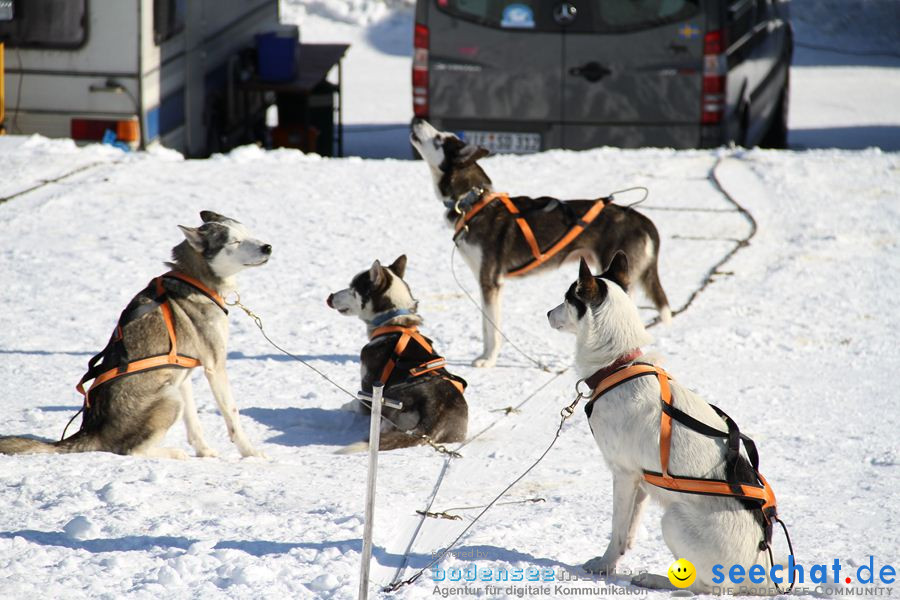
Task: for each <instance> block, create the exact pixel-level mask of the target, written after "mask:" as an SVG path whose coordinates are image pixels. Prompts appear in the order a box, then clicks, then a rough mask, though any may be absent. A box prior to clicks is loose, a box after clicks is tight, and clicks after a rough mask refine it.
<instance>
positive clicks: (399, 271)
mask: <svg viewBox="0 0 900 600" xmlns="http://www.w3.org/2000/svg"><path fill="white" fill-rule="evenodd" d="M388 269H390V270H391V271H393V272H394V274H396V275H397V277H399V278H400V279H403V274H404V273H406V255H405V254H401V255H400V256H398V257H397V260H395V261H394V262H392V263H391V264H390V266H389V267H388Z"/></svg>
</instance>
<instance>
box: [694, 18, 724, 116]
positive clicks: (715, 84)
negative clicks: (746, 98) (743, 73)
mask: <svg viewBox="0 0 900 600" xmlns="http://www.w3.org/2000/svg"><path fill="white" fill-rule="evenodd" d="M727 73H728V60H727V57H726V54H725V32H724V31H722V30H716V31H710V32H709V33H707V34H706V37H705V38H704V40H703V93H702V95H701V98H700V104H701V106H702V107H703V108H702V112H701V115H700V122H701V123H703V124H704V125H715V124H718V123H721V122H722V117H723V116H724V115H725V75H726V74H727Z"/></svg>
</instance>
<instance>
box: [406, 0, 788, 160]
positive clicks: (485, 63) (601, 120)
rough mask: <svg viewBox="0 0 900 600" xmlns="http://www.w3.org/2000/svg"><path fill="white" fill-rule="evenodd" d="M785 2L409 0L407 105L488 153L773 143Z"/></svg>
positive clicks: (781, 96) (782, 92)
mask: <svg viewBox="0 0 900 600" xmlns="http://www.w3.org/2000/svg"><path fill="white" fill-rule="evenodd" d="M792 37H793V36H792V32H791V27H790V22H789V20H788V1H787V0H570V1H568V2H559V1H545V0H418V2H417V4H416V25H415V36H414V40H415V41H414V46H415V47H414V58H413V110H414V113H415V116H417V117H422V118H427V119H428V120H429V121H430V122H431V123H432V124H433V125H434V126H435V127H437V128H439V129H443V130H451V131H455V132H457V133H458V134H459V135H460V136H461V137H463V138H465V139H466V140H468V141H471V142H475V143H478V144H480V145H483V146H485V147H487V148H488V149H490V150H492V151H494V152H511V153H528V152H537V151H540V150H546V149H549V148H569V149H573V150H582V149H586V148H592V147H596V146H605V145H609V146H621V147H627V148H636V147H641V146H666V147H674V148H697V147H714V146H719V145H721V144H726V143H728V142H731V141H734V142H736V143H738V144H741V145H744V146H754V145H765V146H770V147H784V146H785V145H786V141H787V108H788V68H789V66H790V63H791V56H792V53H793V42H792Z"/></svg>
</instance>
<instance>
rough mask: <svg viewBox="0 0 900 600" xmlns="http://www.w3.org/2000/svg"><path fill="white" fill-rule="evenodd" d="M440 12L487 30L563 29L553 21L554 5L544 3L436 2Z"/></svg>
mask: <svg viewBox="0 0 900 600" xmlns="http://www.w3.org/2000/svg"><path fill="white" fill-rule="evenodd" d="M436 3H437V7H438V9H440V10H442V11H443V12H446V13H449V14H451V15H453V16H456V17H460V18H462V19H465V20H467V21H475V22H477V23H479V24H481V25H485V26H487V27H496V28H499V29H521V30H536V31H547V30H553V31H557V30H559V26H558V25H557V24H556V23H555V22H554V21H553V16H552V8H553V3H551V2H546V1H545V2H541V0H436Z"/></svg>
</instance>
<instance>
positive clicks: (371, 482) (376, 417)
mask: <svg viewBox="0 0 900 600" xmlns="http://www.w3.org/2000/svg"><path fill="white" fill-rule="evenodd" d="M383 392H384V384H383V383H381V382H380V381H376V382H375V384H374V385H373V386H372V404H371V407H372V416H371V420H370V421H369V476H368V478H367V479H366V522H365V525H364V527H363V547H362V565H361V566H360V569H359V600H366V598H368V596H369V563H370V562H371V561H372V525H373V524H374V521H375V478H376V476H377V475H378V446H379V442H380V439H381V396H382V393H383Z"/></svg>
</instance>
